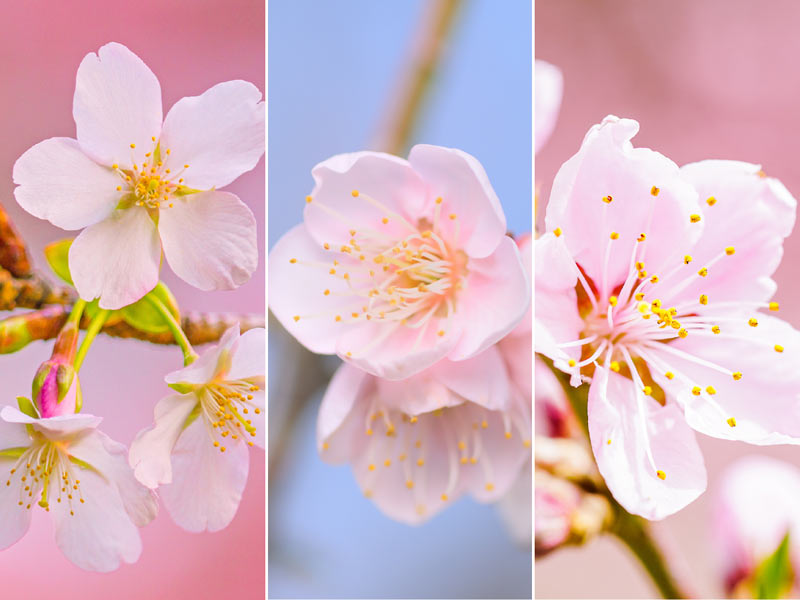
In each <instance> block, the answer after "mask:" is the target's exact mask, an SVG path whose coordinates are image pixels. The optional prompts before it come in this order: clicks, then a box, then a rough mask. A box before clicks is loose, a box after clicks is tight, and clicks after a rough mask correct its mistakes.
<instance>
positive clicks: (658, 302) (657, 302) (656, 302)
mask: <svg viewBox="0 0 800 600" xmlns="http://www.w3.org/2000/svg"><path fill="white" fill-rule="evenodd" d="M650 305H651V306H652V307H653V308H661V300H660V299H659V298H656V299H655V300H653V301H652V302H651V303H650Z"/></svg>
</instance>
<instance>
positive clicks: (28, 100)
mask: <svg viewBox="0 0 800 600" xmlns="http://www.w3.org/2000/svg"><path fill="white" fill-rule="evenodd" d="M1 14H2V18H3V22H4V23H5V24H6V27H5V28H4V33H3V36H2V37H0V114H2V119H0V202H1V203H2V204H3V206H4V207H5V208H6V210H7V211H8V212H9V214H10V216H11V218H12V219H13V220H14V222H15V224H16V226H17V229H18V230H19V231H20V233H21V234H22V235H23V237H24V238H25V240H26V241H27V242H28V243H29V247H30V250H31V256H32V258H33V260H34V262H35V267H36V268H38V269H40V270H41V271H42V272H43V273H45V274H47V275H50V272H49V270H48V267H47V263H46V262H45V260H44V257H43V255H42V249H43V247H44V246H45V244H47V243H49V242H51V241H54V240H57V239H61V238H63V237H66V234H65V232H64V231H61V230H59V229H57V228H56V227H53V226H52V225H50V224H49V223H47V222H45V221H41V220H39V219H36V218H35V217H32V216H31V215H29V214H27V213H25V212H24V211H22V209H20V208H19V206H18V205H17V204H16V202H15V201H14V198H13V195H12V190H13V187H14V186H13V182H12V179H11V169H12V166H13V165H14V161H16V159H17V158H18V157H19V156H20V155H21V154H22V153H23V152H24V151H25V150H26V149H27V148H29V147H30V146H32V145H33V144H35V143H37V142H39V141H41V140H43V139H45V138H49V137H53V136H67V137H74V135H75V124H74V122H73V120H72V96H73V93H74V91H75V73H76V71H77V68H78V65H79V64H80V62H81V60H82V59H83V57H84V56H85V55H86V54H87V53H89V52H96V51H97V50H98V48H100V46H102V45H103V44H105V43H107V42H109V41H118V42H120V43H123V44H125V45H127V46H128V47H129V48H130V49H131V50H133V51H134V52H135V53H136V54H138V55H139V56H140V57H141V58H142V60H144V61H145V63H147V65H148V66H149V67H150V68H151V69H152V70H153V72H154V73H155V74H156V76H157V77H158V78H159V80H160V81H161V89H162V97H163V102H164V106H165V107H169V106H172V104H174V103H175V102H176V101H178V100H179V99H180V98H182V97H184V96H192V95H197V94H201V93H202V92H203V91H205V90H206V89H208V88H209V87H211V86H212V85H214V84H216V83H219V82H220V81H227V80H230V79H244V80H246V81H251V82H253V83H254V84H255V85H256V86H257V87H258V88H259V89H260V90H262V91H264V84H265V81H264V49H265V48H264V46H265V43H264V39H265V31H264V2H263V0H203V1H202V2H196V1H195V0H175V1H171V2H158V1H156V0H140V1H139V2H136V3H135V4H133V3H130V2H123V1H122V0H108V1H107V2H104V3H103V4H102V5H98V4H95V3H90V2H45V1H39V0H36V1H33V2H16V3H15V2H3V4H2V11H1ZM226 189H227V190H229V191H231V192H233V193H235V194H237V195H238V196H239V197H240V198H241V199H242V200H243V201H244V202H245V203H246V204H247V205H248V206H249V207H250V208H251V209H252V210H253V212H254V213H255V215H256V220H257V222H258V228H259V229H258V239H259V245H260V248H261V249H262V250H261V253H260V256H259V262H260V266H259V268H258V269H257V270H256V273H255V274H254V275H253V278H252V279H251V280H250V281H249V282H248V283H246V284H245V285H243V286H242V287H240V288H239V289H237V290H236V291H233V292H213V293H207V292H198V291H197V290H196V289H195V288H193V287H191V286H189V285H188V284H185V283H183V282H182V281H180V280H179V279H178V278H177V277H175V276H174V275H173V273H172V272H170V270H169V269H164V270H162V278H163V279H164V281H165V282H166V283H167V285H168V286H169V287H170V288H171V289H172V291H173V292H174V294H175V296H176V297H177V299H178V302H179V304H180V306H181V308H182V309H183V310H184V311H189V310H202V311H219V312H224V311H236V312H243V313H254V314H262V315H263V314H264V310H265V303H264V273H263V264H264V258H265V254H264V252H263V248H264V245H263V244H264V236H265V231H264V161H263V160H262V161H261V162H260V163H259V165H258V166H257V167H256V168H255V169H254V170H253V171H251V172H249V173H246V174H244V175H243V176H242V177H240V178H239V179H238V180H237V181H236V182H234V183H233V184H232V185H230V186H229V187H228V188H226ZM2 316H6V315H5V314H4V315H2ZM51 349H52V347H51V344H49V343H47V344H46V343H44V342H36V343H34V344H32V345H30V346H29V347H27V348H26V349H25V350H23V351H22V352H20V353H18V354H13V355H9V356H0V389H1V390H2V392H3V397H2V398H0V405H6V404H14V403H15V401H14V397H15V396H16V395H18V394H29V393H30V389H31V387H30V386H31V380H32V379H33V375H34V373H35V371H36V368H37V367H38V365H39V363H41V362H42V361H43V360H44V359H45V358H47V356H49V352H50V350H51ZM201 349H202V347H201ZM181 364H182V361H181V353H180V350H178V349H177V348H176V347H171V348H167V347H154V346H151V345H148V344H145V343H142V342H137V341H129V340H118V339H108V338H105V337H103V336H100V337H99V338H98V339H97V341H96V342H95V343H94V344H93V345H92V349H91V351H90V352H89V353H88V355H87V358H86V362H85V364H84V366H83V368H82V369H81V386H82V389H83V402H84V410H86V411H87V412H91V413H94V414H97V415H100V416H103V418H104V420H103V424H102V428H103V431H104V432H106V433H107V434H108V435H110V436H111V437H112V438H114V439H116V440H119V441H120V442H123V443H125V444H126V445H129V444H130V442H131V441H132V440H133V437H134V436H135V435H136V433H137V432H138V431H139V430H140V429H143V428H144V427H146V426H148V425H150V424H151V423H152V420H153V407H154V405H155V403H156V401H158V400H159V399H160V398H161V397H162V396H163V395H166V394H167V392H169V389H168V388H167V387H166V385H165V383H164V380H163V378H164V375H165V374H166V373H167V372H169V371H171V370H174V369H176V368H179V367H180V366H181ZM263 473H264V453H263V452H260V451H259V452H252V453H251V464H250V476H249V479H248V485H247V488H246V489H245V492H244V497H243V499H242V503H241V505H240V507H239V511H238V514H237V515H236V518H234V520H233V523H232V524H231V525H230V527H228V528H227V529H225V530H224V531H221V532H219V533H214V534H201V535H196V534H190V533H187V532H185V531H183V530H182V529H180V528H179V527H178V526H177V525H175V524H174V523H173V522H172V521H171V520H170V518H169V515H168V514H167V512H166V511H165V510H163V508H162V510H161V513H160V514H159V516H158V517H157V518H156V520H155V521H154V522H153V523H151V524H150V525H149V526H147V527H145V528H144V529H142V530H141V533H142V542H143V546H144V548H143V552H142V556H141V558H140V560H139V561H138V562H137V563H136V564H134V565H125V566H123V567H122V568H120V569H119V570H118V571H116V572H114V573H110V574H104V575H100V574H94V573H87V572H85V571H81V570H80V569H78V568H76V567H75V566H74V565H72V564H71V563H69V562H68V561H67V560H66V559H65V558H64V557H63V556H62V555H61V553H60V551H59V550H58V548H57V547H56V545H55V543H54V542H53V531H52V524H51V522H50V521H51V520H50V519H49V516H48V515H46V514H45V513H44V512H43V511H37V512H36V513H35V514H34V515H33V525H32V527H31V531H30V533H29V534H28V535H26V536H25V538H24V539H23V540H21V541H20V542H19V543H18V544H16V545H15V546H13V547H12V548H10V549H8V550H6V551H4V552H3V553H2V555H0V578H2V581H3V591H2V596H3V598H25V599H26V600H27V599H30V600H39V599H43V598H53V597H65V598H67V597H68V598H72V597H74V596H75V595H76V594H77V593H78V591H80V594H81V597H82V598H85V599H86V600H92V599H98V600H99V599H107V598H115V599H118V600H139V599H141V598H195V599H197V600H201V599H206V598H234V597H235V598H242V599H247V600H250V599H256V598H263V597H264V563H265V555H264V533H263V532H264V503H265V497H264V487H265V485H264V475H263ZM42 565H46V576H45V575H43V574H42V573H43V572H42ZM222 574H224V576H222Z"/></svg>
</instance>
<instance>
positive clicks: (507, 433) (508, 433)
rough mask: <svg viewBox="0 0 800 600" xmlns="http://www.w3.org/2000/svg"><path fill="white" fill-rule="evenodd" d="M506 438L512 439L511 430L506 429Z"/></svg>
mask: <svg viewBox="0 0 800 600" xmlns="http://www.w3.org/2000/svg"><path fill="white" fill-rule="evenodd" d="M506 439H507V440H510V439H511V432H510V431H506Z"/></svg>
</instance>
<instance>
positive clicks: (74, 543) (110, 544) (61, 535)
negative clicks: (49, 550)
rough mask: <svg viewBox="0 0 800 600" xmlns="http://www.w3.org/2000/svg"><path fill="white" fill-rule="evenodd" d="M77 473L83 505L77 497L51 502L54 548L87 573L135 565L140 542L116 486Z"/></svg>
mask: <svg viewBox="0 0 800 600" xmlns="http://www.w3.org/2000/svg"><path fill="white" fill-rule="evenodd" d="M76 471H77V473H76V475H77V478H78V479H80V482H81V483H80V487H79V490H80V497H81V498H83V500H84V502H82V503H81V502H78V497H77V496H75V497H74V499H73V501H71V502H68V501H66V499H64V500H62V501H61V502H56V501H52V502H50V514H51V515H52V517H53V524H54V525H55V538H56V545H57V546H58V547H59V549H60V550H61V552H63V553H64V556H66V557H67V558H68V559H69V560H70V561H72V562H73V563H74V564H75V565H77V566H79V567H80V568H81V569H86V570H87V571H97V572H100V573H108V572H110V571H114V570H116V569H118V568H119V566H120V564H121V563H122V562H126V563H134V562H136V561H137V560H138V559H139V555H140V554H141V552H142V541H141V538H140V537H139V529H138V528H137V527H136V525H134V523H133V522H132V521H131V518H130V516H129V515H128V513H127V511H126V510H125V506H124V504H123V500H122V498H121V497H120V493H119V490H118V488H117V486H115V485H114V484H113V483H112V482H110V481H109V480H107V479H106V478H105V477H104V476H103V475H100V474H99V473H97V472H95V471H93V470H89V469H84V468H80V467H76ZM70 511H72V513H74V514H70Z"/></svg>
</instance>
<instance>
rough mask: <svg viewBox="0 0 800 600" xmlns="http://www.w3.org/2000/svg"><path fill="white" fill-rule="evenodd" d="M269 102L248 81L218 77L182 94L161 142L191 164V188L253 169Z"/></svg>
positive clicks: (220, 182)
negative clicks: (191, 92) (197, 90)
mask: <svg viewBox="0 0 800 600" xmlns="http://www.w3.org/2000/svg"><path fill="white" fill-rule="evenodd" d="M265 118H266V110H265V105H264V103H263V102H262V101H261V92H260V91H259V90H258V88H257V87H256V86H254V85H253V84H252V83H248V82H246V81H226V82H224V83H218V84H217V85H215V86H214V87H212V88H210V89H208V90H206V91H205V92H204V93H203V94H201V95H200V96H192V97H187V98H182V99H181V100H179V101H178V102H176V103H175V105H174V106H173V107H172V108H171V109H170V111H169V113H168V114H167V118H166V120H165V121H164V131H163V134H162V137H161V144H162V147H163V148H164V149H167V148H168V149H169V150H170V151H171V156H174V157H175V158H176V160H178V161H180V163H181V166H182V165H183V164H188V165H189V167H188V168H187V169H186V170H185V172H184V173H183V178H184V179H185V180H186V185H188V186H189V187H190V188H194V189H199V190H206V189H210V188H213V187H218V188H220V187H223V186H226V185H228V184H229V183H230V182H231V181H233V180H234V179H236V178H237V177H239V176H240V175H241V174H242V173H246V172H247V171H250V170H251V169H252V168H253V167H255V166H256V164H257V163H258V160H259V159H260V158H261V155H262V154H264V146H265V144H264V132H265V129H264V121H265Z"/></svg>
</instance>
